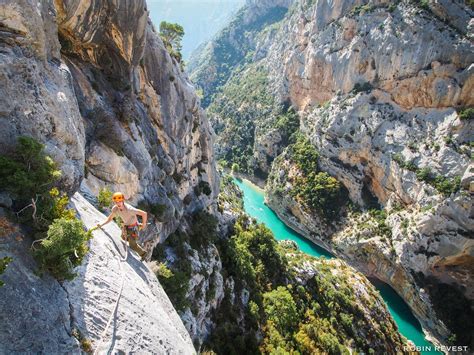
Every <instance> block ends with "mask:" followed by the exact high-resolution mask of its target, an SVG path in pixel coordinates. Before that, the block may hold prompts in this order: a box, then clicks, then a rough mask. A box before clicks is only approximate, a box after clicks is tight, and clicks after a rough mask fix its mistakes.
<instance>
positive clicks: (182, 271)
mask: <svg viewBox="0 0 474 355" xmlns="http://www.w3.org/2000/svg"><path fill="white" fill-rule="evenodd" d="M191 221H192V225H191V229H190V231H188V232H187V233H185V232H183V231H176V232H175V233H173V234H171V235H170V236H169V237H168V239H166V241H165V242H164V243H162V244H158V246H157V247H156V248H155V250H154V251H153V257H152V258H153V260H156V261H158V270H157V272H156V275H157V277H158V279H159V280H160V282H161V285H162V286H163V288H164V290H165V292H166V294H167V295H168V297H169V298H170V300H171V301H172V302H173V305H174V306H175V308H176V310H178V311H179V312H183V311H184V310H185V309H186V308H187V307H189V306H190V305H191V302H190V301H189V300H188V299H187V298H186V294H187V292H188V285H189V280H190V278H191V272H192V267H191V262H190V261H189V254H188V253H189V250H191V247H192V248H195V249H197V250H201V251H202V250H203V247H204V246H207V245H209V244H210V243H213V242H214V241H215V240H216V239H217V234H216V227H217V220H216V218H215V217H214V216H213V215H211V214H209V213H208V212H206V211H203V210H202V211H198V212H196V213H194V214H193V215H192V218H191ZM167 249H169V250H172V251H173V253H175V254H176V257H177V258H176V260H175V261H174V263H172V264H170V265H166V264H165V263H164V262H163V260H164V259H165V257H166V250H167Z"/></svg>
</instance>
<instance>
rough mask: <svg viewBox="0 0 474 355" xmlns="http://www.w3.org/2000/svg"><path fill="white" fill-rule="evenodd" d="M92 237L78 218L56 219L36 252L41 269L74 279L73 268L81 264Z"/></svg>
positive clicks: (59, 276) (60, 276) (59, 277)
mask: <svg viewBox="0 0 474 355" xmlns="http://www.w3.org/2000/svg"><path fill="white" fill-rule="evenodd" d="M91 237H92V234H91V233H90V232H86V231H85V230H84V225H83V223H82V222H81V221H79V220H78V219H76V218H73V219H69V218H64V217H62V218H58V219H56V220H55V221H54V222H53V223H52V224H51V226H50V227H49V229H48V233H47V238H46V239H44V240H43V241H42V242H41V245H40V247H39V248H38V249H37V250H35V252H34V255H35V258H36V260H37V262H38V264H39V267H40V271H41V272H43V271H49V272H50V273H51V274H52V275H53V276H54V277H56V278H57V279H58V280H64V279H66V280H71V279H73V278H74V276H75V274H74V272H73V268H74V267H76V266H78V265H80V264H81V262H82V260H83V258H84V256H85V255H86V253H87V251H88V248H87V241H88V240H89V239H91Z"/></svg>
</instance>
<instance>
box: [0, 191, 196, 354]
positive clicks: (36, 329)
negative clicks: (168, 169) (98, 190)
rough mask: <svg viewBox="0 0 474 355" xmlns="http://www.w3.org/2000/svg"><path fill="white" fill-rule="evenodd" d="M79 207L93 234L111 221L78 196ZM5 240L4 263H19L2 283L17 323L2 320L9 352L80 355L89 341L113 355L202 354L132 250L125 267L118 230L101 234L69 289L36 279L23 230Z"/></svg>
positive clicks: (4, 310) (5, 306) (6, 307)
mask: <svg viewBox="0 0 474 355" xmlns="http://www.w3.org/2000/svg"><path fill="white" fill-rule="evenodd" d="M71 202H72V206H73V207H74V208H75V209H76V211H77V213H78V216H79V217H80V219H81V220H82V221H83V222H84V223H85V225H86V227H88V228H92V227H93V226H95V225H96V224H97V222H99V221H102V220H103V219H104V218H105V216H104V215H103V214H101V213H100V212H98V211H97V210H96V209H95V208H94V207H93V206H92V205H91V204H90V203H89V202H87V201H86V200H85V199H84V198H83V197H82V196H81V195H80V194H78V193H76V194H75V195H74V196H73V198H72V201H71ZM12 228H14V226H13V227H12ZM4 238H5V239H6V242H7V244H8V245H10V244H11V245H12V248H11V250H12V251H10V252H7V253H6V254H5V252H4V251H3V252H2V256H5V255H9V256H12V257H13V264H12V265H10V266H9V268H8V270H7V272H6V273H5V274H4V275H3V277H2V278H3V279H4V280H5V283H6V285H5V286H4V287H2V289H1V290H0V292H1V293H2V297H1V300H2V301H1V303H0V308H1V314H2V315H8V317H9V319H10V320H7V319H4V321H2V327H5V329H2V332H1V334H2V335H1V340H2V341H1V342H0V343H1V344H2V345H1V346H0V350H1V351H2V352H5V353H12V352H13V353H16V352H47V353H78V352H79V351H80V343H79V341H78V338H79V339H87V340H88V341H89V342H90V343H91V345H92V347H93V349H96V347H97V348H98V350H99V351H111V352H112V353H116V352H125V353H126V352H137V351H138V352H140V351H143V352H153V353H167V352H171V353H176V354H192V353H194V347H193V344H192V341H191V339H190V337H189V334H188V332H187V331H186V328H185V327H184V325H183V323H182V322H181V320H180V318H179V316H178V314H177V313H176V311H175V310H174V308H173V305H172V304H171V302H170V301H169V299H168V297H167V296H166V294H165V293H164V291H163V289H162V288H161V285H160V284H159V282H158V280H157V279H156V276H155V275H154V274H153V273H152V272H151V271H150V270H149V269H148V267H147V266H146V264H143V263H142V262H140V261H139V260H138V256H137V255H136V254H134V252H133V251H131V250H129V251H128V254H127V259H126V260H125V261H121V259H122V258H123V257H124V256H125V255H126V253H125V249H124V246H123V244H122V243H121V242H120V229H119V228H118V227H117V226H115V225H107V226H106V227H105V228H104V231H100V230H98V231H95V232H94V238H93V239H92V241H91V242H90V252H89V254H88V256H87V258H86V260H85V262H84V263H83V265H81V266H80V267H78V268H77V269H76V270H75V271H76V272H77V274H78V276H77V277H76V278H75V279H74V280H73V281H68V282H64V283H63V284H59V283H58V282H57V281H56V280H54V279H52V278H51V277H46V278H45V279H42V278H40V277H38V276H36V275H35V274H34V271H35V263H34V261H33V260H32V258H31V256H30V252H29V250H28V247H29V244H30V242H28V240H29V238H25V237H24V236H22V234H21V232H20V231H19V230H14V229H12V230H11V232H10V233H9V234H8V235H6V236H4ZM4 254H5V255H4ZM119 296H120V299H119V301H118V306H117V309H116V312H115V313H114V310H115V304H116V302H117V298H118V297H119ZM12 299H14V300H15V302H11V300H12ZM19 304H21V307H19ZM10 317H11V318H10ZM110 317H112V319H113V320H112V322H111V323H110V327H109V328H108V332H107V333H106V334H105V336H104V337H103V339H101V337H102V334H103V331H104V329H105V326H106V324H107V323H108V321H109V318H110ZM12 319H15V321H16V322H17V324H12V322H11V320H12ZM101 340H102V341H101Z"/></svg>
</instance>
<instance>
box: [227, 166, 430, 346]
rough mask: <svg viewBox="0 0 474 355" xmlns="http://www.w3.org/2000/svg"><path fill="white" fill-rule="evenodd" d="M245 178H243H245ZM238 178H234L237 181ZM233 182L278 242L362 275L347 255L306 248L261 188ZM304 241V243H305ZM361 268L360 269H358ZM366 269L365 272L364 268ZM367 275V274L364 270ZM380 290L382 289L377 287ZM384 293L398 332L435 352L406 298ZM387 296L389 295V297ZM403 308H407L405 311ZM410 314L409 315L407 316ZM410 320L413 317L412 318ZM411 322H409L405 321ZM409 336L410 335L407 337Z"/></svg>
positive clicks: (249, 210) (302, 237)
mask: <svg viewBox="0 0 474 355" xmlns="http://www.w3.org/2000/svg"><path fill="white" fill-rule="evenodd" d="M242 175H243V174H241V176H242ZM235 177H236V176H234V178H235ZM234 182H236V184H237V185H238V186H239V187H240V188H241V190H242V191H243V192H244V208H245V210H246V212H247V213H249V215H251V216H252V217H255V218H256V219H257V220H258V221H259V222H262V223H264V224H265V225H267V226H268V227H269V228H270V229H271V230H272V232H273V233H274V235H275V238H276V239H278V240H282V239H291V240H295V241H296V242H297V244H298V246H299V247H300V249H301V250H302V251H303V252H305V253H307V254H309V255H312V256H316V257H320V256H321V255H322V254H324V252H326V253H327V251H331V253H330V254H332V255H330V254H329V253H328V254H329V255H330V256H329V257H334V255H335V256H336V257H339V258H341V259H343V260H346V261H347V262H348V264H349V265H351V266H353V267H354V268H355V269H357V270H359V271H361V267H360V265H355V266H354V265H353V264H354V263H352V262H350V260H347V258H346V257H345V255H342V254H341V253H338V252H337V251H336V250H334V249H333V248H325V249H326V250H324V249H322V248H324V244H322V243H315V244H316V245H317V246H318V248H320V249H322V250H323V251H321V250H316V251H314V249H312V248H311V246H308V245H307V244H309V243H312V242H313V238H308V237H307V236H305V235H304V233H301V234H298V233H296V232H297V231H292V230H291V229H290V228H289V227H291V225H288V224H287V223H286V222H287V221H285V220H284V219H282V218H280V217H279V216H278V215H277V214H276V213H275V211H273V210H271V209H270V208H269V207H268V206H267V205H266V204H264V191H263V189H262V188H261V187H259V186H255V185H254V184H253V183H252V182H251V181H250V180H249V179H246V178H245V177H241V180H240V181H239V180H237V179H234ZM301 240H305V242H302V241H301ZM357 266H359V267H357ZM362 269H363V268H362ZM364 271H367V270H364ZM363 273H364V274H366V275H367V273H366V272H363ZM369 274H370V275H369V276H376V279H377V280H380V282H384V281H385V280H383V279H382V278H380V277H378V276H379V275H374V274H373V273H369ZM384 284H386V285H387V287H390V286H389V283H388V282H386V281H385V283H384ZM377 289H379V291H380V288H379V287H377ZM390 290H391V292H390ZM384 292H385V293H386V294H388V295H390V298H391V300H390V302H387V305H388V308H389V310H390V311H391V313H392V312H393V314H392V315H393V317H394V319H396V320H397V319H398V320H399V322H397V324H399V323H400V324H399V328H400V331H401V332H402V334H403V335H404V336H405V337H407V338H408V339H410V340H413V341H414V343H415V344H416V345H417V346H420V347H422V348H420V349H424V350H427V349H434V348H435V346H434V345H433V344H431V343H430V342H429V341H428V340H431V341H432V342H434V343H435V344H436V345H438V341H437V340H436V339H435V338H433V337H431V336H430V333H429V332H428V331H427V330H426V328H424V327H423V326H422V325H421V324H423V322H421V321H420V319H419V317H417V316H416V315H415V312H413V310H412V306H411V305H410V306H409V305H408V304H407V303H406V302H405V301H404V297H402V296H401V295H400V294H399V293H398V292H397V291H396V290H395V289H393V288H392V287H390V289H389V290H388V291H387V289H385V290H384ZM387 292H388V293H387ZM402 305H404V307H402ZM407 310H408V311H409V312H408V313H407ZM410 316H411V317H410ZM407 319H408V320H409V321H406V320H407ZM416 323H418V324H416ZM407 334H408V335H407ZM421 352H422V353H423V354H439V352H437V351H421Z"/></svg>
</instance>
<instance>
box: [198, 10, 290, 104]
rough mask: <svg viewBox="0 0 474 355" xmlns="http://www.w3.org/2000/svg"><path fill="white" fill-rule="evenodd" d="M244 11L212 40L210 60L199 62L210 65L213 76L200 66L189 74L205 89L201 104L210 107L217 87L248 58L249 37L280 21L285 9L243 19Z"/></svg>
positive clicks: (202, 64) (216, 93)
mask: <svg viewBox="0 0 474 355" xmlns="http://www.w3.org/2000/svg"><path fill="white" fill-rule="evenodd" d="M247 12H248V9H247V8H246V7H244V8H242V9H241V10H240V11H238V13H237V14H236V16H235V18H234V20H233V21H232V22H231V23H230V24H229V26H227V27H226V28H225V29H224V30H222V31H221V33H220V35H219V36H218V37H217V38H216V39H215V40H214V41H213V46H212V53H211V58H212V59H210V60H211V63H208V62H206V63H201V66H206V68H208V67H210V68H212V74H211V75H212V78H210V73H209V71H208V70H202V69H201V70H197V71H196V73H193V75H192V79H193V81H194V82H196V83H197V85H198V86H199V87H201V88H203V89H204V94H205V95H204V99H203V100H202V105H203V107H207V106H209V105H210V104H211V102H212V101H213V100H215V99H216V98H218V97H219V96H220V94H219V92H218V88H220V87H223V86H224V84H225V83H226V82H227V81H228V80H229V78H230V77H231V75H232V74H233V71H234V69H235V68H237V67H238V66H239V64H240V65H242V66H243V65H245V64H246V63H248V62H249V61H250V60H251V58H252V52H253V51H254V49H255V43H254V41H252V40H249V39H251V38H256V36H257V34H258V33H259V32H261V31H263V30H264V29H265V28H266V27H268V26H270V25H272V24H275V23H277V22H279V21H280V20H281V19H282V18H283V17H284V15H285V14H286V12H287V9H286V8H284V7H277V6H275V7H270V8H269V9H267V10H266V12H265V13H261V14H260V15H259V16H252V17H249V18H251V19H252V21H246V20H244V17H246V15H247V14H246V13H247ZM236 44H237V45H236ZM209 80H211V83H209Z"/></svg>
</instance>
